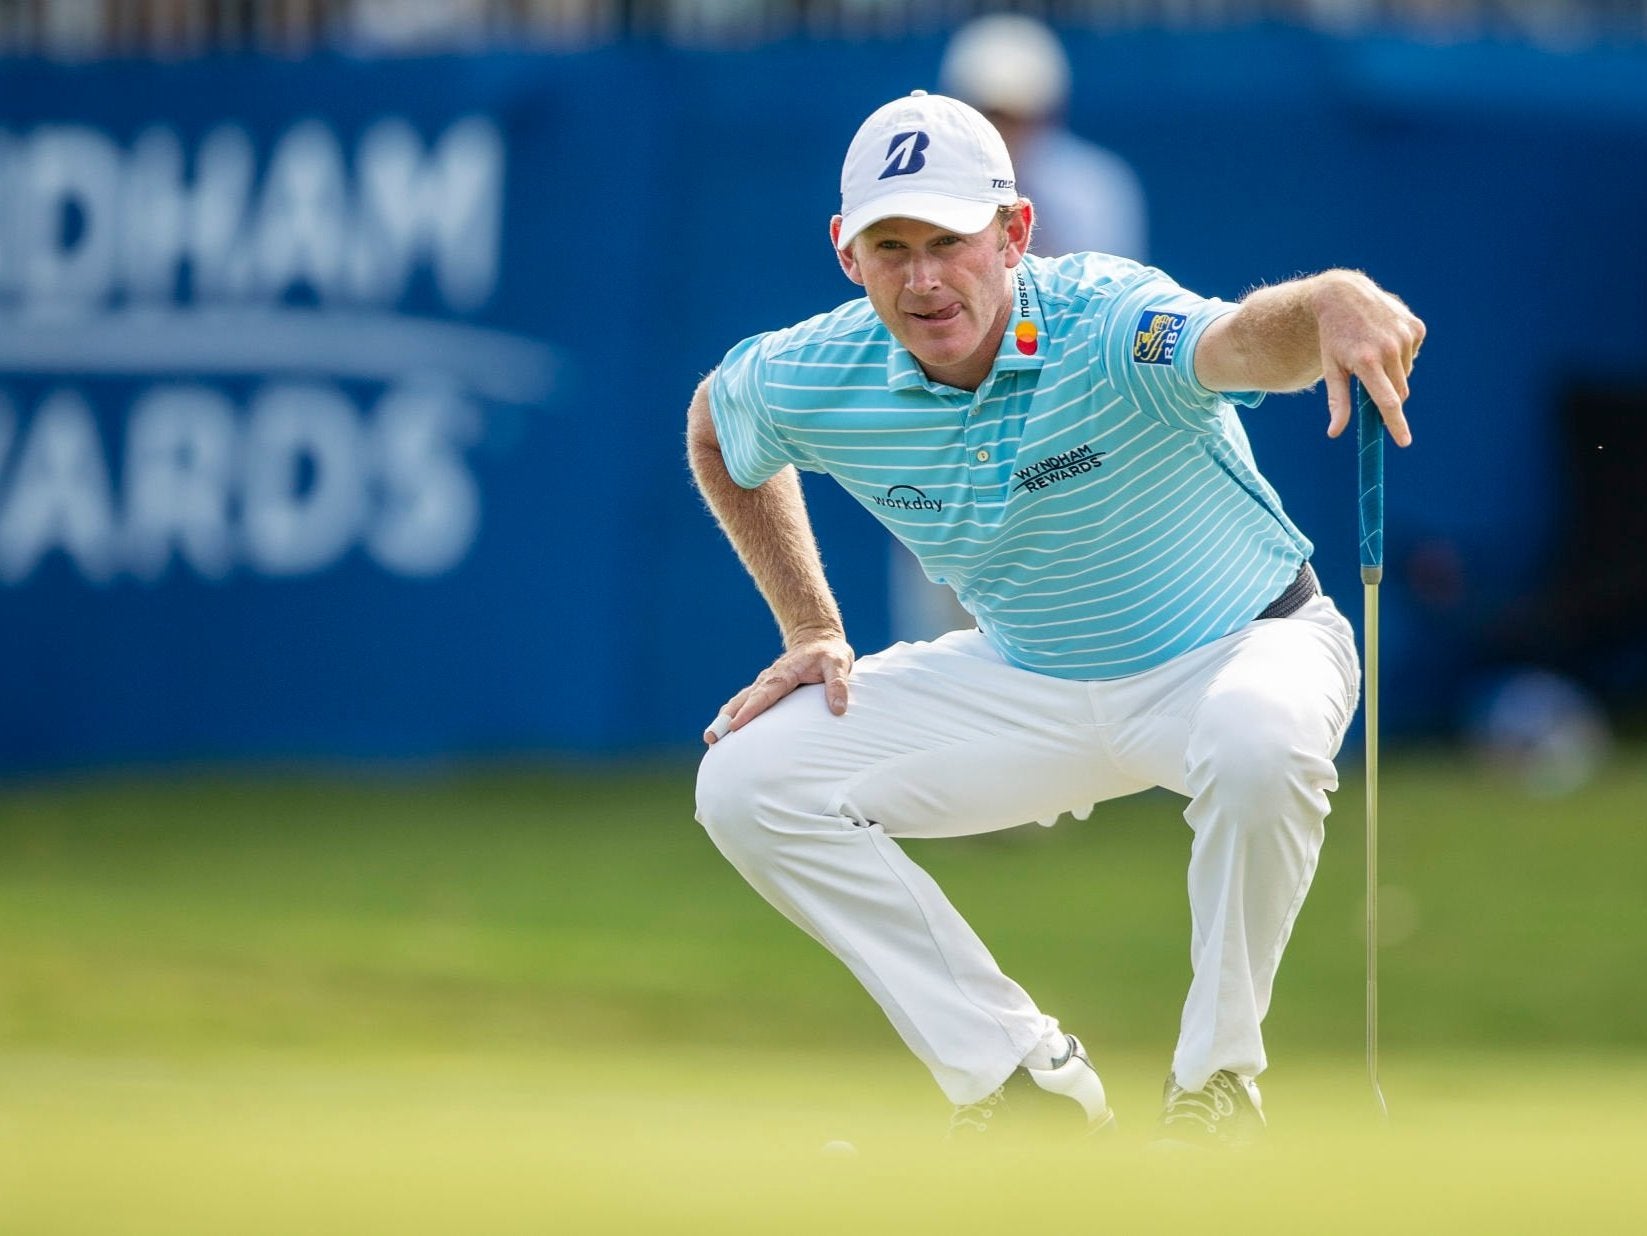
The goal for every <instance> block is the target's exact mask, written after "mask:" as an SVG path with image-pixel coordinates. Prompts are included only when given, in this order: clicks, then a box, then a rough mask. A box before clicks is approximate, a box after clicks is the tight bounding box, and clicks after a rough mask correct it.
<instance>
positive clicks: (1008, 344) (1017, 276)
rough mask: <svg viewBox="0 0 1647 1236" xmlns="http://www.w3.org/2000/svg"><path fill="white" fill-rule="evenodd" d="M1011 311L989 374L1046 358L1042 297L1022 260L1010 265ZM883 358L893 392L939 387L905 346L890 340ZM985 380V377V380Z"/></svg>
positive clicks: (1035, 365) (1031, 366) (1036, 366)
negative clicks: (890, 344)
mask: <svg viewBox="0 0 1647 1236" xmlns="http://www.w3.org/2000/svg"><path fill="white" fill-rule="evenodd" d="M1011 273H1012V313H1011V315H1010V316H1009V317H1008V318H1007V324H1006V330H1005V331H1003V332H1002V334H1001V346H1000V349H999V350H998V351H997V352H996V353H995V367H994V368H993V369H992V370H991V371H990V372H991V373H992V374H996V373H1001V372H1002V371H1004V370H1013V369H1039V368H1040V367H1041V365H1042V363H1043V362H1044V361H1045V360H1046V348H1047V330H1046V318H1045V316H1044V315H1043V314H1042V312H1041V297H1040V294H1039V293H1038V292H1037V291H1036V290H1035V280H1033V279H1031V278H1030V277H1029V270H1028V269H1027V267H1026V265H1025V263H1023V262H1019V263H1018V265H1017V266H1015V267H1013V268H1012V272H1011ZM891 342H892V346H891V348H890V349H889V350H888V354H887V358H886V384H887V386H888V387H889V388H891V389H892V390H895V391H900V390H910V389H913V388H924V389H927V390H931V389H933V388H934V387H935V386H938V385H939V384H938V383H935V382H932V381H929V380H928V378H927V376H926V374H925V373H923V372H922V370H921V366H920V363H919V362H918V361H916V359H915V358H914V356H912V355H911V354H910V351H909V349H908V348H906V347H904V345H903V344H901V343H899V342H898V341H897V340H896V339H893V340H892V341H891ZM985 381H986V383H987V381H988V379H985Z"/></svg>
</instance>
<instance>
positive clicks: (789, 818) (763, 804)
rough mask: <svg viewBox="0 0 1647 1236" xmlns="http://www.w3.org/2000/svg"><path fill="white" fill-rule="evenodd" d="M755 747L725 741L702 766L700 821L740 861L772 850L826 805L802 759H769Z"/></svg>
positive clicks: (722, 848) (700, 776)
mask: <svg viewBox="0 0 1647 1236" xmlns="http://www.w3.org/2000/svg"><path fill="white" fill-rule="evenodd" d="M753 745H754V744H749V745H747V746H746V744H745V743H743V742H740V741H736V740H734V741H731V742H728V741H726V740H724V739H723V740H722V741H720V742H718V743H716V744H715V745H714V746H712V747H710V748H709V750H708V751H707V752H705V753H704V757H703V761H702V762H701V763H700V764H699V765H698V788H697V818H698V823H700V824H702V825H703V827H704V830H705V831H706V832H708V834H709V836H710V838H711V839H712V840H713V841H714V842H715V844H716V845H717V846H719V847H720V849H721V851H722V852H723V853H724V854H726V855H727V857H729V858H732V859H733V860H734V861H737V860H739V859H740V858H754V857H758V856H759V855H761V854H763V853H766V852H769V851H770V850H771V849H772V848H773V847H774V846H775V845H776V844H778V843H779V842H781V840H782V838H783V837H785V836H792V835H794V834H795V833H796V832H797V831H799V830H800V829H802V828H804V823H803V822H804V821H805V820H806V819H807V817H809V816H812V817H814V818H815V816H816V814H817V813H818V811H819V806H820V805H819V804H818V803H817V802H815V801H811V800H814V799H816V798H817V797H818V790H817V787H816V786H814V785H813V784H811V782H810V780H809V779H808V778H807V777H805V776H804V775H803V774H802V773H801V772H800V771H799V770H798V769H797V768H796V761H793V760H780V759H773V758H767V756H766V753H763V752H760V751H757V750H754V749H751V748H752V747H753Z"/></svg>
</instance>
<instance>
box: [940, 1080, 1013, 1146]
mask: <svg viewBox="0 0 1647 1236" xmlns="http://www.w3.org/2000/svg"><path fill="white" fill-rule="evenodd" d="M1005 1098H1006V1087H1005V1086H1002V1087H1000V1088H999V1089H997V1090H996V1091H995V1093H994V1094H989V1095H985V1096H984V1097H983V1098H981V1099H979V1100H978V1101H977V1102H976V1103H962V1104H961V1105H960V1106H958V1107H957V1108H956V1109H955V1110H954V1112H953V1113H951V1115H950V1117H949V1133H950V1136H951V1137H953V1136H954V1135H955V1134H956V1133H957V1132H959V1131H961V1130H963V1129H969V1130H971V1131H972V1132H974V1133H987V1132H989V1122H990V1119H991V1117H993V1116H994V1115H995V1109H996V1108H997V1107H999V1106H1000V1105H1001V1102H1002V1101H1003V1100H1004V1099H1005Z"/></svg>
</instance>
